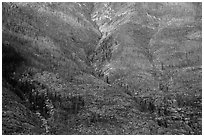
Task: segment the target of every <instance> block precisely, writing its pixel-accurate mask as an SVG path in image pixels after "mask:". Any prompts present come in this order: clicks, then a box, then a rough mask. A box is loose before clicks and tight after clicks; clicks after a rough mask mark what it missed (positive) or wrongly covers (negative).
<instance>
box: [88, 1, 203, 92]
mask: <svg viewBox="0 0 204 137" xmlns="http://www.w3.org/2000/svg"><path fill="white" fill-rule="evenodd" d="M201 18H202V15H201V5H200V4H199V3H96V4H95V9H94V12H93V13H92V19H93V20H94V21H96V22H97V24H98V26H99V29H100V31H101V32H102V34H103V36H102V39H101V40H100V42H99V44H98V46H97V48H96V53H95V55H93V56H94V57H92V59H93V65H94V66H95V69H96V70H98V71H99V73H103V74H104V75H105V76H106V77H109V81H110V82H111V83H114V82H118V81H122V82H123V83H126V84H128V85H129V87H133V88H134V89H135V88H136V89H139V90H142V91H145V90H147V89H150V88H151V89H155V90H158V89H159V88H160V86H159V85H160V84H163V85H165V86H168V87H167V88H169V90H185V89H184V88H186V82H187V81H194V82H191V84H188V87H192V88H191V90H197V89H200V90H201V75H200V74H201V65H202V52H201V51H202V50H201V49H202V36H201V34H202V32H201V30H202V29H201V28H202V23H201ZM184 77H189V78H188V79H186V80H184V79H185V78H184ZM198 81H200V82H198Z"/></svg>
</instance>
